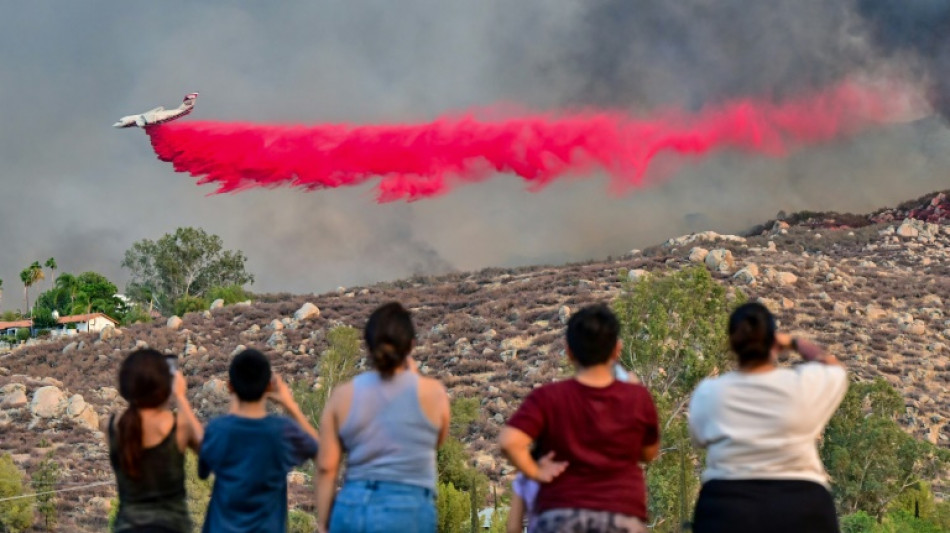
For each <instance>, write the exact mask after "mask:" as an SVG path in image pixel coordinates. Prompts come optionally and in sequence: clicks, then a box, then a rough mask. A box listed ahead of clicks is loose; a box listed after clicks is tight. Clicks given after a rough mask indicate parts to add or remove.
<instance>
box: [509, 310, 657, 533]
mask: <svg viewBox="0 0 950 533" xmlns="http://www.w3.org/2000/svg"><path fill="white" fill-rule="evenodd" d="M619 331H620V324H619V323H618V322H617V318H616V317H615V316H614V314H613V313H612V312H611V311H610V309H608V308H607V307H606V306H603V305H598V306H591V307H586V308H584V309H581V310H580V311H578V312H577V313H576V314H574V316H572V317H571V320H570V321H569V322H568V324H567V356H568V358H569V359H570V360H571V363H572V364H573V365H574V368H575V370H576V372H575V375H574V377H573V378H572V379H568V380H565V381H559V382H556V383H551V384H548V385H544V386H542V387H539V388H537V389H535V390H534V391H532V392H531V394H529V395H528V397H527V398H526V399H525V401H524V403H522V404H521V407H520V408H519V409H518V411H517V412H516V413H515V414H514V415H513V416H512V417H511V420H509V421H508V425H507V427H505V428H504V429H503V430H502V432H501V435H500V437H499V440H500V444H501V449H502V451H503V452H504V453H505V455H506V456H507V457H508V459H509V460H510V461H511V463H512V464H514V466H515V467H516V468H518V470H520V471H521V472H522V473H523V474H524V475H525V476H526V477H528V478H529V479H533V480H535V481H538V482H539V483H540V484H541V490H540V492H539V493H538V500H537V502H536V512H537V513H538V519H537V522H536V528H535V530H534V531H535V532H536V533H557V532H567V531H588V532H608V531H609V532H610V533H645V532H646V526H645V525H644V524H645V523H646V521H647V508H646V484H645V481H644V477H643V470H642V469H641V468H640V462H649V461H652V460H653V459H654V458H655V457H656V455H657V452H658V451H659V446H660V443H659V428H658V427H657V416H656V407H655V406H654V405H653V398H652V397H651V396H650V393H649V392H648V391H647V389H646V388H645V387H643V386H642V385H639V384H634V383H624V382H622V381H618V380H616V379H615V378H614V372H613V365H614V364H615V363H616V361H617V359H618V358H619V357H620V350H621V347H622V346H621V342H620V340H619V338H618V335H619ZM535 441H537V442H538V443H539V445H540V446H541V447H542V451H543V452H545V455H544V456H543V457H542V458H541V460H540V461H535V460H534V459H532V458H531V453H530V447H531V443H532V442H535Z"/></svg>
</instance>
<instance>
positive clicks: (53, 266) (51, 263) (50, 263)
mask: <svg viewBox="0 0 950 533" xmlns="http://www.w3.org/2000/svg"><path fill="white" fill-rule="evenodd" d="M45 265H46V268H48V269H50V271H51V272H52V273H53V286H54V287H55V286H56V259H54V258H52V257H50V258H49V259H47V260H46V263H45Z"/></svg>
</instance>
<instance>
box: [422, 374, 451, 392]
mask: <svg viewBox="0 0 950 533" xmlns="http://www.w3.org/2000/svg"><path fill="white" fill-rule="evenodd" d="M419 390H420V391H422V393H423V394H426V395H432V396H442V395H446V394H448V393H447V392H446V391H445V385H443V384H442V382H441V381H439V380H437V379H435V378H430V377H425V376H419Z"/></svg>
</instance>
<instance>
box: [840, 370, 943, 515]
mask: <svg viewBox="0 0 950 533" xmlns="http://www.w3.org/2000/svg"><path fill="white" fill-rule="evenodd" d="M903 411H904V401H903V399H902V398H901V396H900V394H899V393H898V392H897V391H896V390H895V389H894V388H893V387H891V386H890V384H888V383H887V381H885V380H883V379H881V378H878V379H876V380H874V381H872V382H868V383H854V384H852V385H851V387H850V389H849V390H848V393H847V394H846V395H845V397H844V400H843V401H842V402H841V406H840V407H839V408H838V412H837V413H836V414H835V416H834V417H832V419H831V422H829V424H828V427H827V428H826V429H825V434H824V438H823V439H822V443H821V457H822V461H823V462H824V464H825V466H826V468H827V469H828V473H829V474H830V475H831V478H832V479H834V481H835V482H834V485H833V491H834V494H835V497H836V500H837V504H838V509H839V512H840V513H841V514H842V515H848V514H853V513H857V512H858V511H864V512H866V513H867V514H869V515H871V516H873V517H875V518H876V519H877V520H879V521H880V520H882V519H883V517H884V515H885V513H886V512H887V511H888V509H889V508H890V506H891V504H892V503H894V502H896V501H898V500H899V498H901V496H902V495H903V494H904V493H906V492H907V491H909V490H916V488H917V487H918V486H919V484H920V483H921V482H923V481H925V480H930V479H936V477H937V475H938V474H939V473H940V472H941V471H942V469H943V468H944V467H945V466H946V464H947V462H948V454H950V452H947V451H946V450H941V449H938V448H937V447H935V446H933V445H932V444H930V443H929V442H924V441H918V440H917V439H915V438H913V437H912V436H910V435H908V434H907V433H906V432H904V430H903V429H902V428H901V427H900V425H899V424H898V422H897V417H898V416H900V415H901V414H902V413H903Z"/></svg>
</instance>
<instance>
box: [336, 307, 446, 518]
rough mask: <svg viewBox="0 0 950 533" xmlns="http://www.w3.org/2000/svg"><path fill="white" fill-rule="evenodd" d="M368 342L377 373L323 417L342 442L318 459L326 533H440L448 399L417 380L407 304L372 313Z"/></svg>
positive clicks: (346, 390)
mask: <svg viewBox="0 0 950 533" xmlns="http://www.w3.org/2000/svg"><path fill="white" fill-rule="evenodd" d="M364 338H365V341H366V347H367V350H368V352H369V353H368V355H369V357H368V359H369V363H370V365H371V367H372V368H373V370H372V371H370V372H366V373H364V374H360V375H359V376H357V377H356V378H354V379H353V380H352V381H350V382H347V383H345V384H343V385H341V386H339V387H337V388H336V389H335V390H334V391H333V394H332V395H331V396H330V399H329V401H328V402H327V406H326V407H325V408H324V410H323V415H322V417H321V419H320V427H321V428H322V430H323V431H324V432H326V433H327V434H329V435H334V436H336V437H337V438H328V439H325V442H324V445H323V446H321V448H320V456H319V458H318V460H317V467H318V475H317V515H318V516H319V518H320V521H321V522H320V527H321V530H329V531H330V532H331V533H344V532H345V533H384V532H389V531H400V532H401V533H435V531H436V526H437V524H436V522H437V520H436V510H435V489H436V467H435V463H436V448H437V447H438V446H439V445H440V444H441V443H442V441H443V440H444V439H445V437H446V435H447V434H448V427H449V416H450V415H449V400H448V395H447V394H446V392H445V388H444V387H442V384H441V383H439V382H438V381H436V380H434V379H432V378H427V377H423V376H420V375H419V374H418V372H417V369H416V367H415V362H414V361H413V360H412V358H411V357H410V352H411V351H412V348H413V346H414V344H415V327H414V326H413V324H412V319H411V316H410V314H409V311H407V310H406V309H405V308H403V307H402V306H401V305H399V304H398V303H395V302H393V303H389V304H386V305H383V306H381V307H379V308H378V309H376V310H375V311H373V313H372V314H371V315H370V317H369V320H368V321H367V323H366V328H365V331H364ZM344 454H346V462H347V466H346V479H345V481H344V483H343V487H342V488H341V489H340V490H339V491H337V490H336V489H337V478H338V474H339V471H340V466H341V463H342V461H343V456H344Z"/></svg>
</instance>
